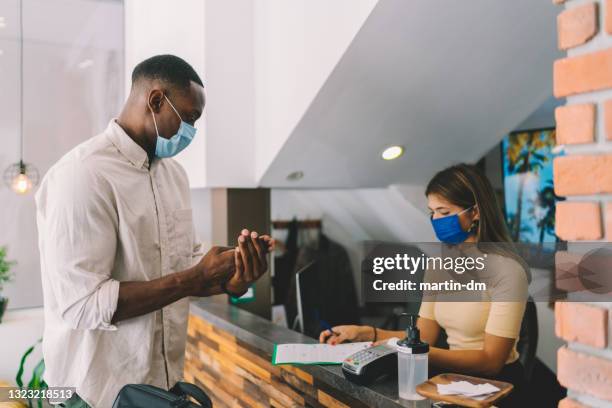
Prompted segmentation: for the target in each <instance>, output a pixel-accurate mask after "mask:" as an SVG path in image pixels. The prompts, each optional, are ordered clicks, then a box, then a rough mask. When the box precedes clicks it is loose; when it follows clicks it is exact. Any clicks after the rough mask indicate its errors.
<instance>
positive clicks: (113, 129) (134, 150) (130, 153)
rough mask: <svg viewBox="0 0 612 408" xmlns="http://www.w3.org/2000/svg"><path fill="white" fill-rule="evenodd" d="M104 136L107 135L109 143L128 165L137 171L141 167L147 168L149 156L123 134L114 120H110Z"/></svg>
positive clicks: (123, 131)
mask: <svg viewBox="0 0 612 408" xmlns="http://www.w3.org/2000/svg"><path fill="white" fill-rule="evenodd" d="M106 134H108V137H109V139H110V141H111V142H112V143H113V144H114V145H115V147H116V148H117V150H119V152H120V153H121V154H122V155H124V156H125V158H126V159H128V161H129V162H130V163H132V164H133V165H134V166H136V167H137V168H139V169H140V168H142V167H146V168H149V156H148V155H147V152H146V151H145V150H144V149H143V148H142V147H140V146H139V145H138V143H136V142H135V141H134V140H133V139H132V138H131V137H130V136H128V134H127V133H125V130H123V128H122V127H121V126H119V124H118V123H117V119H116V118H113V119H111V121H110V123H109V124H108V127H107V128H106Z"/></svg>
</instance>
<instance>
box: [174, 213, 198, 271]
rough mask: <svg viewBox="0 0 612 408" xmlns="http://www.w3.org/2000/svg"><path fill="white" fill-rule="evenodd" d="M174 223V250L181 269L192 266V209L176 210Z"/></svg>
mask: <svg viewBox="0 0 612 408" xmlns="http://www.w3.org/2000/svg"><path fill="white" fill-rule="evenodd" d="M172 218H173V221H174V239H173V241H174V248H175V254H176V255H177V258H178V263H179V265H178V266H179V267H181V268H187V267H190V266H191V263H192V256H193V242H194V236H193V214H192V211H191V209H190V208H188V209H179V210H175V211H174V212H173V213H172Z"/></svg>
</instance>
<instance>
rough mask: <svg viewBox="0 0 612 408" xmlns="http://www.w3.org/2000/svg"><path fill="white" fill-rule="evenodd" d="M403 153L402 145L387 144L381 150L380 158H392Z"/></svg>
mask: <svg viewBox="0 0 612 408" xmlns="http://www.w3.org/2000/svg"><path fill="white" fill-rule="evenodd" d="M402 154H404V148H403V147H402V146H389V147H387V148H386V149H385V150H383V152H382V155H381V156H382V158H383V159H385V160H394V159H397V158H398V157H400V156H401V155H402Z"/></svg>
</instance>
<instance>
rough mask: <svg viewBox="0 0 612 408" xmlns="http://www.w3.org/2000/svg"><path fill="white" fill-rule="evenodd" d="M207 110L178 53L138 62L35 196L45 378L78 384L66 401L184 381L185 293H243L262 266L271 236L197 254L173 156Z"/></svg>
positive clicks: (98, 407) (101, 399)
mask: <svg viewBox="0 0 612 408" xmlns="http://www.w3.org/2000/svg"><path fill="white" fill-rule="evenodd" d="M203 109H204V87H203V83H202V81H201V80H200V78H199V77H198V75H197V73H196V72H195V71H194V70H193V68H192V67H191V66H189V64H187V63H186V62H185V61H183V60H182V59H180V58H178V57H174V56H171V55H161V56H156V57H153V58H150V59H148V60H145V61H143V62H142V63H140V64H139V65H138V66H137V67H136V68H135V69H134V73H133V75H132V89H131V92H130V95H129V98H128V100H127V102H126V104H125V106H124V108H123V111H122V112H121V114H120V116H119V117H118V118H117V119H113V120H111V121H110V123H109V125H108V127H107V128H106V130H105V131H104V132H102V133H101V134H99V135H98V136H95V137H93V138H91V139H89V140H88V141H86V142H84V143H82V144H80V145H79V146H77V147H76V148H74V149H73V150H72V151H70V152H69V153H67V154H66V155H65V156H64V157H62V158H61V159H60V160H59V161H58V162H57V163H56V164H55V165H54V166H53V167H52V168H51V169H50V170H49V171H48V172H47V174H46V176H45V178H44V180H43V182H42V184H41V186H40V189H39V191H38V192H37V194H36V205H37V222H38V231H39V247H40V256H41V270H42V282H43V294H44V312H45V328H44V335H43V353H44V359H45V363H46V372H45V380H46V381H47V383H48V384H49V386H51V387H75V388H76V393H77V395H78V397H75V398H71V399H70V400H68V401H67V402H66V403H65V405H66V406H87V405H89V406H91V407H94V408H107V407H110V406H111V405H112V403H113V400H114V398H115V396H116V395H117V393H118V392H119V390H120V388H121V387H122V386H123V385H125V384H128V383H146V384H152V385H155V386H158V387H162V388H165V389H168V388H169V387H171V386H173V385H174V383H175V382H176V381H178V380H180V379H181V377H182V372H183V357H184V352H185V337H186V325H187V315H188V297H189V296H210V295H214V294H219V293H223V292H225V293H229V294H232V295H236V296H240V295H241V294H242V293H244V292H246V290H247V289H248V287H249V285H250V284H251V283H252V282H254V281H255V280H256V279H258V278H259V277H260V276H261V275H262V274H263V273H264V272H265V271H266V270H267V267H268V266H267V262H266V255H267V252H268V251H269V250H270V249H271V248H272V247H273V245H274V243H273V241H272V240H271V239H270V237H268V236H258V235H257V233H256V232H251V233H249V232H248V231H246V230H245V231H243V233H242V234H241V235H240V237H238V245H237V247H236V248H218V247H215V248H213V249H211V250H210V251H209V252H208V253H207V254H206V255H204V256H202V255H203V254H202V246H201V244H200V243H198V242H196V240H195V234H194V227H193V220H192V212H191V201H190V191H189V184H188V180H187V174H186V173H185V171H184V170H183V168H182V167H181V166H180V165H179V164H178V163H177V162H176V161H174V160H173V159H171V158H170V157H171V156H173V155H174V154H176V153H178V152H179V151H180V150H182V149H184V148H185V147H186V146H187V145H188V144H189V142H190V141H191V139H192V138H193V137H194V135H195V128H193V124H194V122H195V121H196V120H197V119H198V118H199V117H200V116H201V114H202V111H203Z"/></svg>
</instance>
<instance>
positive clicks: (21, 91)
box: [19, 0, 25, 171]
mask: <svg viewBox="0 0 612 408" xmlns="http://www.w3.org/2000/svg"><path fill="white" fill-rule="evenodd" d="M19 33H20V40H21V41H20V50H19V64H20V71H21V75H20V77H19V94H20V98H19V100H20V105H21V108H20V110H19V132H20V136H21V138H20V146H19V163H20V165H21V169H22V171H23V168H24V167H25V165H24V163H23V106H24V104H23V72H24V70H23V0H20V1H19Z"/></svg>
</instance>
